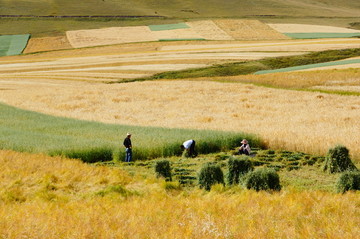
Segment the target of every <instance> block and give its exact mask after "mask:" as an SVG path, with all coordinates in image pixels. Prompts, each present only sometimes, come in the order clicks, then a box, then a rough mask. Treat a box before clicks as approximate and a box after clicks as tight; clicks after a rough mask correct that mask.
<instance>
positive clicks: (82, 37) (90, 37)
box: [66, 26, 158, 48]
mask: <svg viewBox="0 0 360 239" xmlns="http://www.w3.org/2000/svg"><path fill="white" fill-rule="evenodd" d="M66 36H67V38H68V39H69V42H70V44H71V45H72V46H73V47H76V48H79V47H89V46H100V45H111V44H120V43H128V42H146V41H156V40H158V39H157V38H156V37H155V36H154V35H153V34H152V32H151V31H150V29H149V28H148V27H147V26H138V27H110V28H103V29H94V30H79V31H67V32H66Z"/></svg>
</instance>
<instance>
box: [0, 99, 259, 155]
mask: <svg viewBox="0 0 360 239" xmlns="http://www.w3.org/2000/svg"><path fill="white" fill-rule="evenodd" d="M127 132H131V133H132V134H133V137H132V142H133V146H134V149H133V154H134V159H135V160H144V159H151V158H158V157H168V156H174V155H181V153H182V152H181V149H180V145H181V144H182V142H184V141H185V140H188V139H190V138H191V139H194V140H195V141H196V142H197V150H198V152H199V153H211V152H218V151H223V150H230V149H232V148H234V147H236V146H238V145H240V141H241V140H242V139H243V138H247V139H248V140H249V141H250V142H251V143H252V145H254V146H258V147H261V146H262V143H261V141H260V139H258V138H257V137H256V136H254V135H249V134H244V133H234V132H220V131H210V130H189V129H174V128H172V129H169V128H156V127H138V126H128V125H114V124H103V123H98V122H90V121H81V120H74V119H69V118H61V117H53V116H49V115H44V114H40V113H36V112H31V111H26V110H21V109H17V108H14V107H11V106H7V105H4V104H0V148H1V149H12V150H15V151H21V152H31V153H46V154H49V155H64V156H67V157H73V158H80V159H82V160H83V161H86V162H94V161H108V160H113V159H115V160H117V159H119V158H120V160H122V158H123V156H124V152H123V151H124V150H123V146H122V142H123V140H124V138H125V136H126V133H127Z"/></svg>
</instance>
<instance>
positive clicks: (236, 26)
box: [214, 19, 289, 40]
mask: <svg viewBox="0 0 360 239" xmlns="http://www.w3.org/2000/svg"><path fill="white" fill-rule="evenodd" d="M214 23H215V24H216V25H218V26H219V27H220V28H221V29H222V30H223V31H225V32H226V33H227V34H228V35H230V36H231V37H233V38H234V39H236V40H274V39H289V37H287V36H285V35H283V34H281V33H279V32H277V31H275V30H274V29H273V28H271V27H269V26H268V25H267V24H265V23H262V22H260V21H258V20H236V19H219V20H214Z"/></svg>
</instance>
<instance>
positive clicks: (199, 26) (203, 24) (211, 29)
mask: <svg viewBox="0 0 360 239" xmlns="http://www.w3.org/2000/svg"><path fill="white" fill-rule="evenodd" d="M187 25H189V26H190V27H191V28H192V29H194V31H195V32H197V33H198V34H199V35H200V36H201V37H202V38H205V39H206V40H234V39H233V38H232V37H231V36H229V35H228V34H227V33H226V32H224V31H223V30H222V29H220V28H219V27H218V26H217V25H216V24H215V23H214V22H213V21H211V20H204V21H195V22H188V23H187Z"/></svg>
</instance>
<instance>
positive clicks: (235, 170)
mask: <svg viewBox="0 0 360 239" xmlns="http://www.w3.org/2000/svg"><path fill="white" fill-rule="evenodd" d="M228 168H229V172H228V175H227V181H228V184H229V185H233V184H239V182H240V178H241V177H242V176H244V175H245V174H247V173H248V172H250V171H253V170H254V166H253V165H252V163H251V161H250V160H249V159H248V158H242V159H237V158H235V159H233V158H231V159H230V160H229V162H228Z"/></svg>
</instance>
